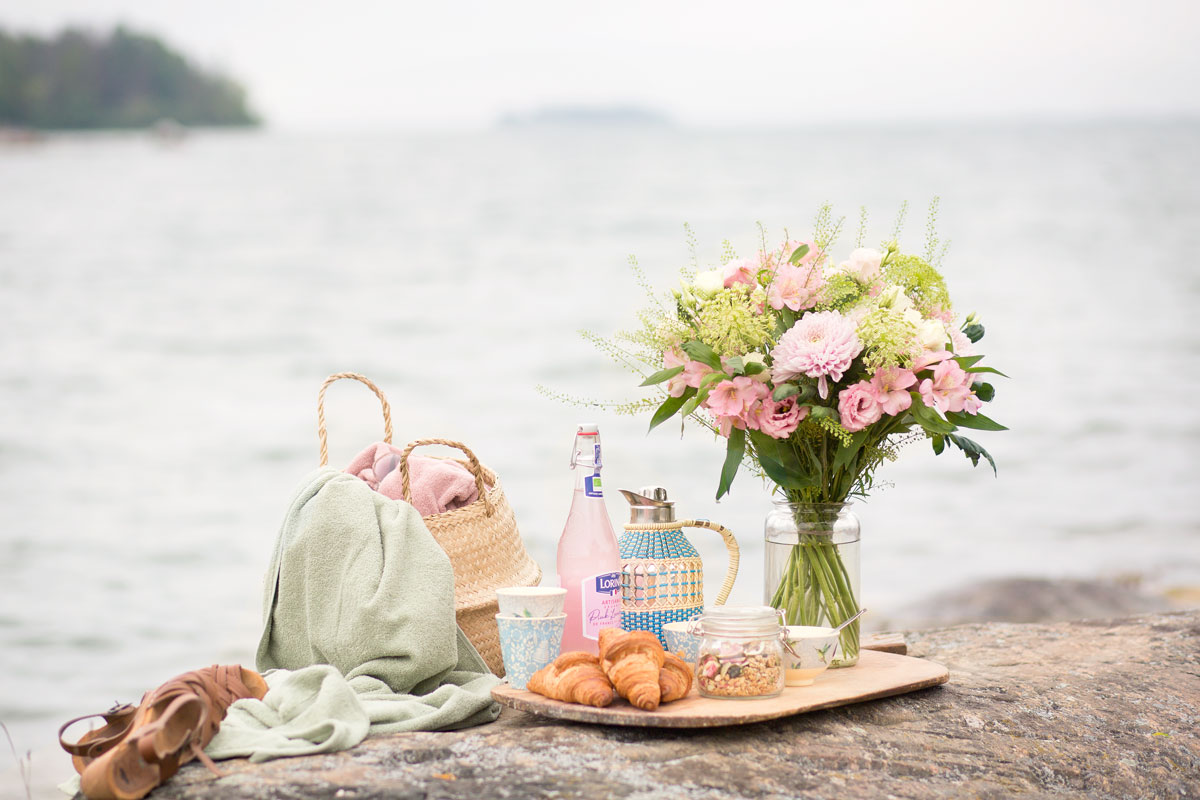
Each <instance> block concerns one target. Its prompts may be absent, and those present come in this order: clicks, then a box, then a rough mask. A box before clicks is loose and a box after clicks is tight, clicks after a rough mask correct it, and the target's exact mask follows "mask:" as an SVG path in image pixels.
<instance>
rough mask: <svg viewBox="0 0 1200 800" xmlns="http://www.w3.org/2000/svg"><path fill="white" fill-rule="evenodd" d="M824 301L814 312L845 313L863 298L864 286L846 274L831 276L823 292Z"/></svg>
mask: <svg viewBox="0 0 1200 800" xmlns="http://www.w3.org/2000/svg"><path fill="white" fill-rule="evenodd" d="M821 296H822V298H823V299H822V301H821V302H820V303H819V304H818V305H817V307H816V308H815V309H813V310H814V311H844V310H846V309H847V308H849V307H850V306H852V305H854V304H855V303H857V302H858V301H859V300H860V299H861V298H862V296H863V286H862V284H860V283H859V282H858V281H856V280H854V278H852V277H850V276H849V275H847V274H846V273H844V272H839V273H835V274H833V275H830V276H829V277H828V279H827V280H826V281H825V288H824V289H822V290H821Z"/></svg>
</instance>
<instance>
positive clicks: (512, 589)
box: [496, 586, 567, 617]
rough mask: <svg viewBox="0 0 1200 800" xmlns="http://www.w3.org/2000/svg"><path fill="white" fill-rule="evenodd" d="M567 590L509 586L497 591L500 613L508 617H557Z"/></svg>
mask: <svg viewBox="0 0 1200 800" xmlns="http://www.w3.org/2000/svg"><path fill="white" fill-rule="evenodd" d="M566 597H567V590H566V589H560V588H558V587H557V586H508V587H506V588H503V589H497V590H496V601H497V602H498V603H499V604H500V613H501V614H504V615H505V616H508V617H556V616H558V615H559V614H561V613H563V601H564V600H565V599H566Z"/></svg>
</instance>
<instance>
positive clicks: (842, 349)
mask: <svg viewBox="0 0 1200 800" xmlns="http://www.w3.org/2000/svg"><path fill="white" fill-rule="evenodd" d="M855 327H856V326H855V324H854V320H851V319H847V318H846V317H843V316H842V315H841V314H839V313H838V312H836V311H821V312H818V313H811V312H810V313H808V314H805V315H804V316H803V317H801V318H800V321H799V322H797V323H796V324H795V325H793V326H792V327H791V329H790V330H788V331H787V333H785V334H783V336H782V337H780V339H779V344H777V345H776V346H775V351H774V353H773V354H772V355H773V356H774V358H775V365H774V367H773V368H772V371H771V375H772V377H773V378H774V379H775V382H776V383H781V382H783V381H786V380H789V379H791V378H795V377H796V376H797V375H807V376H808V377H810V378H816V379H817V391H818V392H819V394H820V395H821V398H822V399H824V398H826V397H829V383H828V381H827V378H833V379H834V380H835V381H840V380H841V379H842V374H843V373H844V372H845V371H846V370H848V369H849V368H850V363H851V362H852V361H854V358H855V356H857V355H858V354H859V353H861V352H862V348H863V344H862V341H860V340H859V338H858V334H857V333H856V332H855Z"/></svg>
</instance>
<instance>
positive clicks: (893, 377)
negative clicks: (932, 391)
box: [871, 367, 917, 417]
mask: <svg viewBox="0 0 1200 800" xmlns="http://www.w3.org/2000/svg"><path fill="white" fill-rule="evenodd" d="M916 382H917V376H916V375H913V374H912V372H911V371H910V370H907V369H901V368H900V367H887V368H886V369H883V368H881V369H877V370H875V377H873V378H871V386H872V387H873V388H874V389H875V394H876V395H877V396H878V397H879V406H880V408H882V409H883V413H885V414H887V415H889V416H892V417H894V416H896V415H897V414H899V413H901V412H903V411H907V410H908V408H909V406H911V405H912V395H911V394H909V393H908V391H907V389H908V387H910V386H912V385H913V384H914V383H916Z"/></svg>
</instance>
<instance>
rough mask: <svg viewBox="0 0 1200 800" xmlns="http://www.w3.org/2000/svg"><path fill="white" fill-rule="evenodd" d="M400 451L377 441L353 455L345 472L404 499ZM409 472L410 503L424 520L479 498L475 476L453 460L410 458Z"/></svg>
mask: <svg viewBox="0 0 1200 800" xmlns="http://www.w3.org/2000/svg"><path fill="white" fill-rule="evenodd" d="M403 452H404V450H403V449H401V448H399V447H394V446H393V445H390V444H387V443H386V442H376V443H375V444H373V445H370V446H369V447H367V448H365V449H364V450H363V451H362V452H361V453H359V454H358V455H357V456H355V458H354V460H353V461H351V462H350V466H348V467H346V472H349V473H350V474H351V475H355V476H357V477H359V478H362V479H363V480H364V481H366V482H367V484H368V485H369V486H370V487H371V488H372V489H374V490H375V491H377V492H379V493H380V494H383V495H386V496H387V497H390V498H392V499H393V500H403V499H404V491H403V489H401V486H400V470H399V469H398V467H399V465H400V455H401V454H402V453H403ZM408 473H409V481H410V484H411V488H412V501H411V502H412V504H413V506H414V507H415V508H416V509H417V511H418V512H419V513H420V514H421V516H423V517H428V516H431V515H433V514H441V513H442V512H444V511H453V510H454V509H456V508H462V507H463V506H468V505H470V504H471V503H474V502H475V501H476V500H478V499H479V490H478V489H477V488H476V487H475V476H473V475H472V474H471V472H470V470H468V469H467V468H466V467H464V466H463V465H462V464H460V463H459V462H457V461H454V460H453V459H447V458H427V457H425V456H417V455H410V456H409V457H408Z"/></svg>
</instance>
